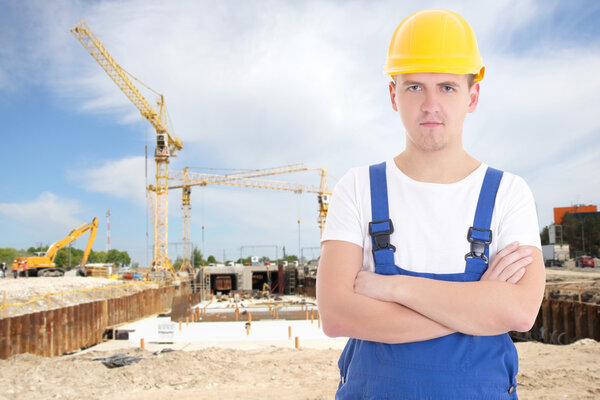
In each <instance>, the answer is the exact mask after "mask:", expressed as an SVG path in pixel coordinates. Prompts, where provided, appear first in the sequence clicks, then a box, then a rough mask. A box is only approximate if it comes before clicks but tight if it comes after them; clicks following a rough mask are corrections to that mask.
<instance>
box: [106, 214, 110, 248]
mask: <svg viewBox="0 0 600 400" xmlns="http://www.w3.org/2000/svg"><path fill="white" fill-rule="evenodd" d="M109 250H110V208H109V209H108V211H107V212H106V252H107V253H108V251H109Z"/></svg>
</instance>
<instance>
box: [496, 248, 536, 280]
mask: <svg viewBox="0 0 600 400" xmlns="http://www.w3.org/2000/svg"><path fill="white" fill-rule="evenodd" d="M530 254H531V250H529V249H519V250H517V251H513V252H512V253H510V254H507V255H506V256H504V257H502V259H501V260H499V261H498V264H497V265H496V270H497V271H498V272H497V274H498V275H500V274H501V273H502V272H501V271H503V270H504V269H505V268H506V267H508V266H509V265H511V264H514V263H516V262H517V261H519V260H521V259H523V258H525V257H528V256H529V255H530Z"/></svg>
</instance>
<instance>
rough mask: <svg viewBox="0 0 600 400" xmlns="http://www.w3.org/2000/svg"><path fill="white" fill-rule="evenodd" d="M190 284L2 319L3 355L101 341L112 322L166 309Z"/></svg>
mask: <svg viewBox="0 0 600 400" xmlns="http://www.w3.org/2000/svg"><path fill="white" fill-rule="evenodd" d="M186 289H188V290H189V288H188V287H187V285H185V286H183V287H179V288H174V287H173V286H168V287H162V288H157V289H148V290H144V291H142V292H138V293H135V294H132V295H128V296H124V297H120V298H114V299H108V300H99V301H93V302H88V303H82V304H78V305H74V306H70V307H64V308H59V309H54V310H48V311H41V312H35V313H31V314H25V315H19V316H16V317H12V318H3V319H0V359H4V360H5V359H8V358H10V357H11V356H14V355H16V354H21V353H31V354H37V355H40V356H45V357H51V356H58V355H62V354H66V353H70V352H73V351H77V350H79V349H81V348H86V347H90V346H92V345H94V344H97V343H100V342H101V341H102V335H103V334H104V332H105V331H106V330H107V329H109V328H110V327H112V326H116V325H118V324H123V323H126V322H131V321H135V320H138V319H140V318H144V317H147V316H149V315H153V314H158V313H162V312H166V311H168V310H169V309H170V308H171V303H172V300H173V296H174V294H175V293H177V294H179V293H180V292H182V291H184V290H186Z"/></svg>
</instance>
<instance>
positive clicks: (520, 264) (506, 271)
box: [498, 257, 533, 282]
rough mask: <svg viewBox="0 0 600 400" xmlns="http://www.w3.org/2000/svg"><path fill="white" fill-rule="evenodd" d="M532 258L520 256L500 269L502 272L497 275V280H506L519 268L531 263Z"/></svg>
mask: <svg viewBox="0 0 600 400" xmlns="http://www.w3.org/2000/svg"><path fill="white" fill-rule="evenodd" d="M532 260H533V259H532V258H531V257H525V258H521V259H520V260H517V261H516V262H514V263H512V264H510V265H508V266H507V267H506V268H504V269H503V270H502V272H501V273H500V274H499V275H498V280H499V281H502V282H508V280H509V278H510V277H512V276H513V275H514V274H515V273H516V272H517V271H518V270H519V269H521V268H524V267H525V266H527V265H529V264H531V261H532Z"/></svg>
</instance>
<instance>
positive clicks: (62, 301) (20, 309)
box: [0, 276, 156, 318]
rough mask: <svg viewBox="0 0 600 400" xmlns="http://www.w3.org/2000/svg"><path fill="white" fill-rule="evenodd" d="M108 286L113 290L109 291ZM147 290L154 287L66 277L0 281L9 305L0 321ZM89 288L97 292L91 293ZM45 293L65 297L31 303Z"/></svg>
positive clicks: (0, 292) (2, 298) (0, 290)
mask: <svg viewBox="0 0 600 400" xmlns="http://www.w3.org/2000/svg"><path fill="white" fill-rule="evenodd" d="M108 287H114V288H113V289H108ZM149 287H156V285H155V284H144V285H140V284H138V283H136V282H132V281H122V280H116V279H106V278H92V277H68V276H63V277H60V278H49V277H45V278H41V277H40V278H37V277H35V278H18V279H10V278H6V279H0V302H2V301H4V302H5V303H6V304H8V305H9V306H7V307H6V308H4V310H3V314H2V315H0V318H4V317H12V316H15V315H22V314H27V313H32V312H37V311H46V310H50V309H54V308H59V307H65V306H71V305H75V304H79V303H85V302H89V301H93V300H97V299H107V298H112V297H118V296H124V295H127V294H131V293H136V292H137V291H140V290H145V289H147V288H149ZM92 288H98V289H95V290H91V289H92ZM102 288H104V289H102ZM48 293H64V294H56V295H52V296H46V297H44V298H42V299H41V300H39V301H35V302H30V301H31V300H34V299H36V298H40V297H42V296H44V295H46V294H48ZM29 302H30V303H29ZM22 303H29V304H22Z"/></svg>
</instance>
